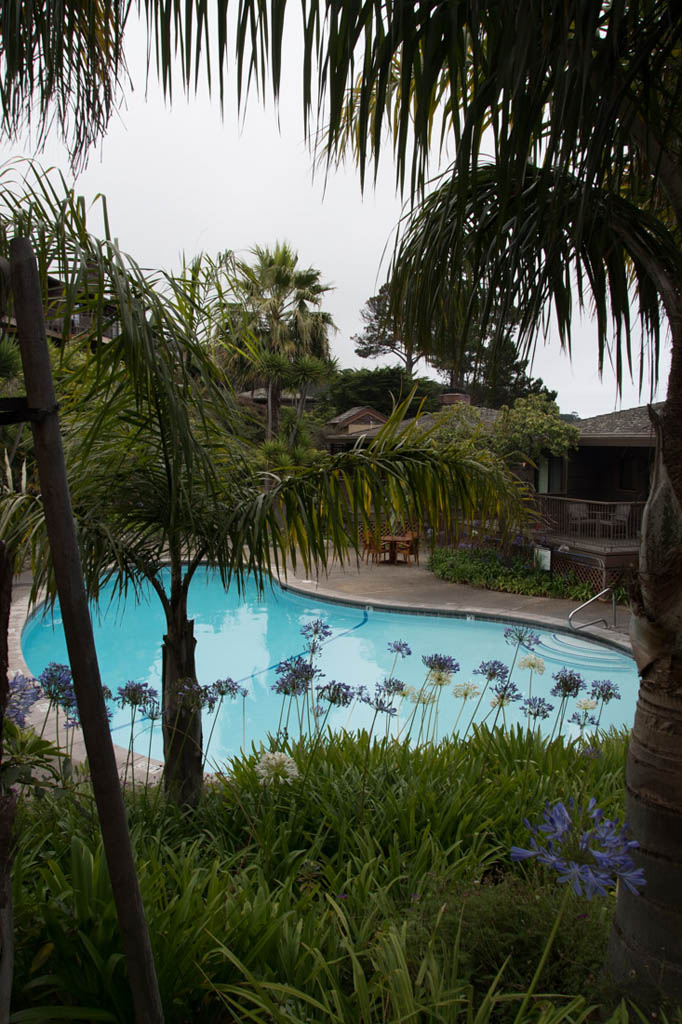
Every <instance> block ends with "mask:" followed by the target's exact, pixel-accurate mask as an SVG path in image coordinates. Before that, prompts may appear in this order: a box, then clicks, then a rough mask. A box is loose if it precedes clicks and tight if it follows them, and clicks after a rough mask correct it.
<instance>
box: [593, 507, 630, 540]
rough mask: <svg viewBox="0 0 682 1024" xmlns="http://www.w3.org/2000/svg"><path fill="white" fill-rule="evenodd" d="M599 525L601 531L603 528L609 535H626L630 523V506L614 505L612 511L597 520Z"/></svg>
mask: <svg viewBox="0 0 682 1024" xmlns="http://www.w3.org/2000/svg"><path fill="white" fill-rule="evenodd" d="M599 525H600V527H601V529H602V531H604V530H605V531H606V532H607V533H609V534H610V536H611V537H627V533H628V526H629V525H630V506H629V505H625V504H622V505H616V507H615V508H614V510H613V512H611V513H609V514H607V517H606V518H604V519H600V520H599Z"/></svg>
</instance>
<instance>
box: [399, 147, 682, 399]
mask: <svg viewBox="0 0 682 1024" xmlns="http://www.w3.org/2000/svg"><path fill="white" fill-rule="evenodd" d="M503 174H504V170H503V169H502V168H500V167H499V166H498V165H491V164H489V165H485V166H483V167H481V168H479V170H478V172H477V176H476V181H475V182H474V181H473V180H472V179H471V178H465V179H460V178H459V177H458V176H457V174H456V173H452V174H447V175H444V176H443V178H442V179H441V182H440V184H439V185H438V187H436V188H434V190H433V192H431V193H430V194H429V195H428V196H427V197H426V199H425V201H424V202H423V204H421V206H420V207H419V208H418V209H417V210H416V211H415V212H414V214H412V215H410V216H409V217H408V218H407V220H406V226H405V230H404V233H403V235H402V238H401V239H400V241H399V244H398V246H397V248H396V252H395V254H394V267H393V285H392V288H393V303H394V306H395V309H396V312H399V313H400V315H401V316H402V317H403V318H404V320H405V321H406V323H407V327H408V329H410V330H414V331H415V332H416V333H417V335H418V336H419V337H420V342H421V344H422V345H425V346H427V350H428V346H429V345H433V344H434V343H435V344H436V346H437V347H439V348H441V350H443V351H444V350H445V348H446V347H447V346H448V345H451V344H452V339H453V337H460V338H461V337H465V336H466V326H467V323H468V322H471V319H472V317H473V315H474V314H475V315H476V317H477V318H478V320H479V322H481V323H483V324H485V323H486V322H487V320H489V319H490V318H491V316H492V314H493V312H495V313H498V314H499V313H500V312H501V313H502V316H501V318H500V319H499V321H498V322H499V323H500V324H503V323H504V319H505V314H506V315H507V316H510V315H512V314H513V316H514V320H515V322H516V324H517V326H518V329H519V332H520V336H521V339H522V343H523V345H524V346H525V354H527V353H528V351H529V350H530V349H531V347H532V346H533V345H534V343H535V341H536V339H537V336H538V333H539V332H540V331H541V330H542V329H543V328H545V329H546V328H547V322H548V319H549V317H550V316H553V317H554V320H555V322H556V324H557V327H558V330H559V336H560V338H561V341H562V344H564V345H565V346H566V347H567V348H568V349H569V350H570V331H571V316H572V311H573V303H574V299H575V300H576V302H577V304H578V305H579V306H580V307H584V306H587V307H588V308H589V311H590V312H592V313H594V314H595V316H596V324H597V336H598V351H599V367H600V370H601V369H602V368H603V366H604V363H605V360H606V359H607V358H612V359H613V361H614V363H615V370H616V375H617V379H618V381H619V383H620V382H621V380H622V376H623V372H624V370H625V367H627V368H628V369H629V370H630V371H631V372H632V371H633V368H634V357H633V349H632V338H633V333H632V332H633V324H632V320H631V312H630V309H631V301H633V300H634V301H635V302H636V304H637V306H638V309H639V319H640V323H641V328H642V330H641V335H640V351H639V372H640V373H641V372H642V371H643V366H644V364H645V362H646V360H647V359H648V360H649V361H650V363H651V366H650V369H651V371H652V374H653V378H652V379H654V380H655V379H656V374H657V368H658V353H659V347H660V334H661V296H662V297H663V301H664V302H665V296H666V292H670V290H671V289H674V288H675V287H676V286H675V282H676V281H677V280H678V279H679V273H680V269H682V260H681V257H680V253H679V250H678V246H677V240H676V237H675V235H674V233H673V232H671V231H670V230H669V229H668V228H667V227H666V226H665V225H664V224H663V223H662V222H661V220H660V219H659V218H657V217H655V216H654V215H653V214H651V213H649V212H648V211H646V210H642V209H640V208H639V207H638V206H637V205H635V204H634V203H633V202H631V201H630V200H629V199H628V198H627V196H626V195H617V194H613V193H609V192H605V191H603V190H602V189H599V188H594V189H591V190H586V189H585V187H584V183H583V182H581V181H579V180H578V179H577V178H576V177H575V176H574V175H571V174H559V173H558V172H557V171H556V170H546V169H544V168H537V167H536V168H531V167H527V168H526V169H525V171H524V181H523V187H522V188H518V190H517V191H516V195H517V199H516V201H515V203H514V204H513V205H511V204H510V203H509V202H508V201H505V198H504V197H503V196H502V192H503V189H502V186H501V182H500V177H501V175H503ZM513 188H514V184H513V183H512V189H513ZM417 277H419V279H420V280H421V281H422V282H423V284H422V287H421V288H419V289H414V288H412V287H411V282H412V281H414V280H415V279H416V278H417ZM481 297H483V300H484V301H483V302H482V303H481V302H480V299H481ZM455 325H457V327H456V329H454V328H455Z"/></svg>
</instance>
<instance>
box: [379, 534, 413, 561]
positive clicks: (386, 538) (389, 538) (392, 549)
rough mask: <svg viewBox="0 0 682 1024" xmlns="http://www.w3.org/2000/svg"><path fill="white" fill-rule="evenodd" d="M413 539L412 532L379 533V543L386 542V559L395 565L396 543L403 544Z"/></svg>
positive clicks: (396, 557) (396, 555)
mask: <svg viewBox="0 0 682 1024" xmlns="http://www.w3.org/2000/svg"><path fill="white" fill-rule="evenodd" d="M413 539H414V534H413V533H386V534H382V535H381V544H382V546H383V545H384V544H388V561H389V564H390V565H395V563H396V561H397V559H398V544H401V543H402V544H404V543H405V542H407V541H410V542H411V541H412V540H413Z"/></svg>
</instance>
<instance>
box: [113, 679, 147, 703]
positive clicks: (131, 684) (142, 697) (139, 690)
mask: <svg viewBox="0 0 682 1024" xmlns="http://www.w3.org/2000/svg"><path fill="white" fill-rule="evenodd" d="M148 694H149V684H148V683H138V682H136V681H135V680H134V679H129V680H128V682H127V683H126V684H125V686H119V688H118V697H117V698H116V702H117V704H120V706H121V707H122V708H126V707H128V708H141V707H143V706H144V705H145V704H146V703H147V697H148Z"/></svg>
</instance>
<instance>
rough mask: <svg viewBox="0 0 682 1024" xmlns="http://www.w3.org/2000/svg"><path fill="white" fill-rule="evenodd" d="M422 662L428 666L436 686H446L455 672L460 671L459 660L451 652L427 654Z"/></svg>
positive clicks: (431, 678)
mask: <svg viewBox="0 0 682 1024" xmlns="http://www.w3.org/2000/svg"><path fill="white" fill-rule="evenodd" d="M422 662H423V663H424V665H426V667H427V668H428V670H429V678H430V680H431V682H432V683H433V684H434V686H446V685H447V684H448V683H449V682H450V679H451V678H452V676H453V675H454V673H455V672H459V662H458V661H455V659H454V658H451V657H450V655H449V654H425V655H424V656H423V657H422Z"/></svg>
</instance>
